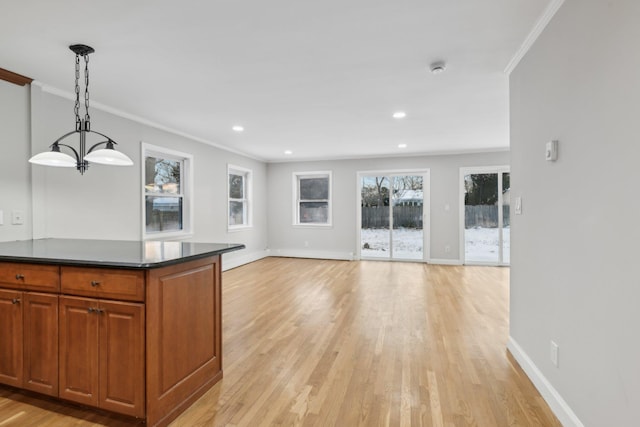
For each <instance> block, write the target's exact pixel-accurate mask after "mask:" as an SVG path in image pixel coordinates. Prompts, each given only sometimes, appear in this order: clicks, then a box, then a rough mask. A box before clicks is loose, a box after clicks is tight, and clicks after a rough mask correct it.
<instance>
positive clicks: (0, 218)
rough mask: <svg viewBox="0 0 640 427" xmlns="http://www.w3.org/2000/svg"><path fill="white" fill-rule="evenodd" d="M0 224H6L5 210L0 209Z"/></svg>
mask: <svg viewBox="0 0 640 427" xmlns="http://www.w3.org/2000/svg"><path fill="white" fill-rule="evenodd" d="M0 225H4V212H2V211H0Z"/></svg>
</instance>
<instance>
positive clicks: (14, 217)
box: [11, 211, 24, 225]
mask: <svg viewBox="0 0 640 427" xmlns="http://www.w3.org/2000/svg"><path fill="white" fill-rule="evenodd" d="M11 223H12V224H13V225H22V224H24V212H22V211H12V212H11Z"/></svg>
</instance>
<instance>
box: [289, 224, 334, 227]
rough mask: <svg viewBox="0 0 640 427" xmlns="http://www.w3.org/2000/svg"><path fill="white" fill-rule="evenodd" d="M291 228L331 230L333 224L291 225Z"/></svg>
mask: <svg viewBox="0 0 640 427" xmlns="http://www.w3.org/2000/svg"><path fill="white" fill-rule="evenodd" d="M292 227H293V228H333V224H293V225H292Z"/></svg>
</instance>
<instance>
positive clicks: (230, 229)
mask: <svg viewBox="0 0 640 427" xmlns="http://www.w3.org/2000/svg"><path fill="white" fill-rule="evenodd" d="M251 229H253V225H235V226H227V233H235V232H238V231H247V230H251Z"/></svg>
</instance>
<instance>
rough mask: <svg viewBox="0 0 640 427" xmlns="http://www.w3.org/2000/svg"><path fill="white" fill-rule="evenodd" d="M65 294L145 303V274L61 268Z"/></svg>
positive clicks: (129, 271)
mask: <svg viewBox="0 0 640 427" xmlns="http://www.w3.org/2000/svg"><path fill="white" fill-rule="evenodd" d="M60 273H61V274H60V276H61V279H60V280H61V291H62V293H65V294H71V295H81V296H88V297H99V298H108V299H121V300H127V301H144V272H143V271H136V270H115V269H104V268H84V267H61V268H60Z"/></svg>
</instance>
